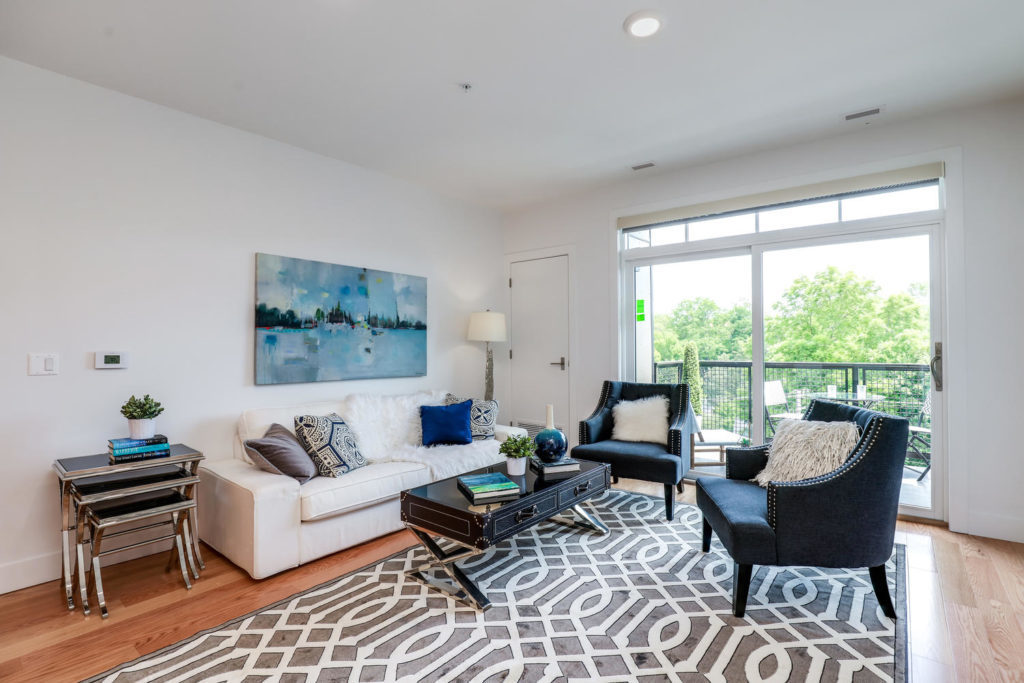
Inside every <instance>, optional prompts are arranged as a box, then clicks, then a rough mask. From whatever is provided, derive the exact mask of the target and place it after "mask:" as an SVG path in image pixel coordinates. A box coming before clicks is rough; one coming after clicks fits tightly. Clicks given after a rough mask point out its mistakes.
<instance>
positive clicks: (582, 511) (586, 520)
mask: <svg viewBox="0 0 1024 683" xmlns="http://www.w3.org/2000/svg"><path fill="white" fill-rule="evenodd" d="M572 511H573V512H575V513H576V516H577V517H578V518H579V519H577V520H576V524H577V526H586V527H590V528H591V529H593V530H594V531H596V532H598V533H601V534H606V533H608V527H606V526H605V525H604V522H602V521H601V520H600V519H598V518H597V515H595V514H593V513H591V512H590V511H589V510H587V509H586V508H585V507H583V505H582V504H580V505H573V506H572Z"/></svg>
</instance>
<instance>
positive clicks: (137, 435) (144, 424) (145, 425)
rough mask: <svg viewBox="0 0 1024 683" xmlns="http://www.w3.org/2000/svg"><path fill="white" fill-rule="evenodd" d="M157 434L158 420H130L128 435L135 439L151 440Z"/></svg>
mask: <svg viewBox="0 0 1024 683" xmlns="http://www.w3.org/2000/svg"><path fill="white" fill-rule="evenodd" d="M155 434H156V420H152V419H150V420H128V435H129V436H130V437H131V438H133V439H150V438H152V437H153V435H155Z"/></svg>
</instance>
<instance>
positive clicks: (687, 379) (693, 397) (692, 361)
mask: <svg viewBox="0 0 1024 683" xmlns="http://www.w3.org/2000/svg"><path fill="white" fill-rule="evenodd" d="M683 384H685V385H687V387H689V390H690V405H691V406H693V414H694V415H696V416H697V427H698V428H700V427H701V422H702V418H703V415H704V382H703V380H701V378H700V358H699V357H698V355H697V343H696V342H692V341H688V342H686V344H684V345H683Z"/></svg>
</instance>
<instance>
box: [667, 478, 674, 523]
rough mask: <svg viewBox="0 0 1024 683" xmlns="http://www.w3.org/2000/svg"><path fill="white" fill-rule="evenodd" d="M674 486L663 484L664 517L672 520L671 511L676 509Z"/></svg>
mask: <svg viewBox="0 0 1024 683" xmlns="http://www.w3.org/2000/svg"><path fill="white" fill-rule="evenodd" d="M675 489H676V487H675V486H673V485H672V484H665V517H666V518H667V519H668V521H670V522H671V521H672V513H673V512H674V511H675V509H676V490H675Z"/></svg>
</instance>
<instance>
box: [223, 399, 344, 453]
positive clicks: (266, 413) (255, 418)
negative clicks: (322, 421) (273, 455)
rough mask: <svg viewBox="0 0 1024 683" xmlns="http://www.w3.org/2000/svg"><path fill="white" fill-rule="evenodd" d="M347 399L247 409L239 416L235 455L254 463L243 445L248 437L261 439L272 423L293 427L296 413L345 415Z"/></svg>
mask: <svg viewBox="0 0 1024 683" xmlns="http://www.w3.org/2000/svg"><path fill="white" fill-rule="evenodd" d="M344 406H345V401H320V402H318V403H301V404H298V405H294V406H284V407H281V408H257V409H254V410H246V411H244V412H243V413H242V415H241V417H239V418H238V439H237V440H236V441H235V455H236V457H238V458H239V459H241V460H245V461H246V462H248V463H250V464H253V463H252V460H251V459H250V458H249V457H248V455H247V454H246V452H245V448H243V447H242V446H241V444H242V443H244V442H245V441H246V440H247V439H259V438H260V437H262V436H263V435H264V434H266V432H267V430H268V429H270V425H272V424H274V423H277V424H280V425H284V426H285V427H287V428H289V429H291V425H293V424H294V423H295V416H296V415H327V414H328V413H337V414H339V415H344V414H345V413H344Z"/></svg>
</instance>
